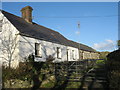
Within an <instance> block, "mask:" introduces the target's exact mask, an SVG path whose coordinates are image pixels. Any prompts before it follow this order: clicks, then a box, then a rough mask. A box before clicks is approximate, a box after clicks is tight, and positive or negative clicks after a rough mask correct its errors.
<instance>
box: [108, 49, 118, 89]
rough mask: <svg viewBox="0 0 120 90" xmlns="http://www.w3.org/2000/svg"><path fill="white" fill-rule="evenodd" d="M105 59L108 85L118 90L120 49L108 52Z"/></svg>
mask: <svg viewBox="0 0 120 90" xmlns="http://www.w3.org/2000/svg"><path fill="white" fill-rule="evenodd" d="M107 59H108V60H107V67H108V79H109V86H110V88H116V89H117V90H120V50H117V51H114V52H112V53H110V54H109V55H108V56H107Z"/></svg>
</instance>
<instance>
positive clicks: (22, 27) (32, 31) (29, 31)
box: [2, 10, 96, 52]
mask: <svg viewBox="0 0 120 90" xmlns="http://www.w3.org/2000/svg"><path fill="white" fill-rule="evenodd" d="M2 13H3V14H4V16H5V17H6V18H7V19H8V20H9V21H10V22H11V23H12V24H13V25H14V26H15V27H16V28H17V29H18V30H19V32H20V34H21V35H26V36H29V37H31V38H35V39H40V40H45V41H50V42H54V43H58V44H62V45H66V46H71V47H75V48H79V49H81V50H85V51H90V52H96V51H95V50H94V49H93V48H91V47H88V46H86V45H83V44H79V43H77V42H74V41H71V40H68V39H67V38H65V37H64V36H63V35H61V34H60V33H59V32H56V31H54V30H52V29H49V28H46V27H44V26H42V25H38V24H36V23H34V22H33V23H32V24H30V23H28V22H26V21H25V20H24V19H23V18H21V17H18V16H16V15H13V14H11V13H8V12H6V11H3V10H2Z"/></svg>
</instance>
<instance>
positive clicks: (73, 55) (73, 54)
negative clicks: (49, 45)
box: [72, 50, 75, 59]
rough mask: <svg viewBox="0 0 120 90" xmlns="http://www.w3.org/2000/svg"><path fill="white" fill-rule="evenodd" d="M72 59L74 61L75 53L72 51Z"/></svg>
mask: <svg viewBox="0 0 120 90" xmlns="http://www.w3.org/2000/svg"><path fill="white" fill-rule="evenodd" d="M72 58H73V59H75V51H74V50H72Z"/></svg>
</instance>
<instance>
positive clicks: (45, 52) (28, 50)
mask: <svg viewBox="0 0 120 90" xmlns="http://www.w3.org/2000/svg"><path fill="white" fill-rule="evenodd" d="M35 43H40V44H41V46H42V58H40V57H35V61H45V60H46V58H47V57H48V56H49V55H51V56H53V58H55V61H56V62H62V61H67V49H68V50H69V52H68V61H75V60H78V58H79V54H78V49H77V48H73V47H69V46H65V45H61V44H56V43H52V42H48V41H44V40H38V39H34V38H30V37H26V36H20V41H19V50H20V53H19V55H20V57H21V59H20V60H22V61H24V58H26V57H28V56H29V55H30V54H33V55H35ZM57 47H60V48H61V57H62V58H61V59H58V58H57ZM72 50H74V51H75V56H76V57H75V59H73V58H72V55H71V54H72Z"/></svg>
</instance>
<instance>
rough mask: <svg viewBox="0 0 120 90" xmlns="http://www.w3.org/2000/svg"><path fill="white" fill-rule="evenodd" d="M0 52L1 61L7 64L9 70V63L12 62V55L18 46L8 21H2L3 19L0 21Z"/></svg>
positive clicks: (16, 37) (16, 36) (15, 35)
mask: <svg viewBox="0 0 120 90" xmlns="http://www.w3.org/2000/svg"><path fill="white" fill-rule="evenodd" d="M0 25H1V30H0V44H1V46H0V51H1V56H0V58H2V60H5V61H6V62H7V63H8V66H9V68H10V67H11V62H12V61H13V60H14V58H13V55H14V53H15V50H16V47H17V44H18V41H17V39H18V35H17V34H15V33H14V31H13V30H12V29H11V25H10V23H9V22H8V21H4V20H3V18H2V20H0Z"/></svg>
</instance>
